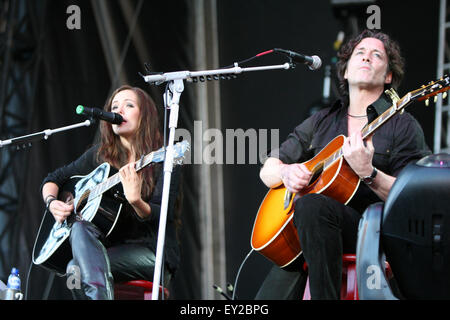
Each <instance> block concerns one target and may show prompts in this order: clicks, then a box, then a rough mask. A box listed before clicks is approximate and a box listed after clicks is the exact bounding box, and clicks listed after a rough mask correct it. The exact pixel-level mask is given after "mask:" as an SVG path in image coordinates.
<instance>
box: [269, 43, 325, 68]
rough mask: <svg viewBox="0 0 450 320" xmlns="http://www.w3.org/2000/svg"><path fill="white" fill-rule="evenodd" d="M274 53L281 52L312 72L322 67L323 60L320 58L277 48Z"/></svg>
mask: <svg viewBox="0 0 450 320" xmlns="http://www.w3.org/2000/svg"><path fill="white" fill-rule="evenodd" d="M273 51H275V52H281V53H283V54H285V55H287V56H289V57H290V58H291V59H292V60H294V61H295V62H298V63H304V64H306V65H307V66H308V68H309V69H311V70H317V69H319V68H320V66H321V65H322V60H320V58H319V57H318V56H312V57H310V56H305V55H303V54H300V53H297V52H294V51H290V50H284V49H280V48H275V49H273Z"/></svg>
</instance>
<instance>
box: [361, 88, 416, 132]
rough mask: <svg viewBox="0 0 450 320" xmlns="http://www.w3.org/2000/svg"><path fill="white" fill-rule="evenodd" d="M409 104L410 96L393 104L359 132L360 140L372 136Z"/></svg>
mask: <svg viewBox="0 0 450 320" xmlns="http://www.w3.org/2000/svg"><path fill="white" fill-rule="evenodd" d="M409 102H411V99H410V95H407V96H406V97H405V98H403V99H401V100H399V101H397V103H394V104H393V105H392V106H391V107H390V108H388V109H387V110H386V111H385V112H383V113H382V114H381V115H379V116H378V117H377V118H376V119H375V120H374V121H372V122H371V123H370V124H369V125H367V126H366V127H364V128H363V130H362V131H361V134H362V138H363V139H366V138H367V137H368V136H370V135H371V134H373V133H374V131H375V130H377V129H378V128H380V127H381V126H382V125H383V124H385V123H386V122H387V121H388V120H389V119H390V118H392V117H393V116H394V115H395V114H396V113H397V112H398V111H400V110H403V108H404V107H406V105H407V104H408V103H409Z"/></svg>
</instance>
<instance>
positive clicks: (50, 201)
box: [45, 195, 56, 211]
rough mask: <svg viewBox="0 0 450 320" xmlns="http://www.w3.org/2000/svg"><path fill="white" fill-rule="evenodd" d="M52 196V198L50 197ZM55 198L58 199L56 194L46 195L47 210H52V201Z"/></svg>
mask: <svg viewBox="0 0 450 320" xmlns="http://www.w3.org/2000/svg"><path fill="white" fill-rule="evenodd" d="M50 197H52V198H51V199H50V200H49V199H48V198H50ZM53 200H56V197H55V196H54V195H48V196H47V197H45V210H47V211H50V210H49V208H50V203H52V201H53Z"/></svg>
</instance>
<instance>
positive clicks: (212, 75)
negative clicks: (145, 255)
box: [142, 61, 294, 300]
mask: <svg viewBox="0 0 450 320" xmlns="http://www.w3.org/2000/svg"><path fill="white" fill-rule="evenodd" d="M290 68H294V64H293V63H292V61H291V63H288V62H286V63H284V64H282V65H272V66H261V67H248V68H241V67H239V66H238V64H237V63H234V67H231V68H224V69H216V70H204V71H195V72H191V71H176V72H168V73H160V74H151V75H147V76H142V77H143V78H144V81H145V82H147V83H150V84H155V85H159V84H161V83H164V82H169V86H168V88H169V91H170V92H169V96H168V98H167V100H168V101H167V106H168V107H169V109H170V117H169V143H168V146H167V149H166V156H165V159H164V181H163V194H162V200H161V211H160V217H159V228H158V240H157V241H158V242H157V246H156V261H155V272H154V274H153V288H157V289H156V290H153V293H152V300H158V297H159V286H160V283H161V282H160V280H161V266H162V259H163V252H164V241H165V234H166V222H167V208H168V202H169V191H170V181H171V177H172V169H173V155H174V153H173V144H174V140H175V130H176V128H177V123H178V112H179V103H180V96H181V93H182V92H183V90H184V83H183V80H184V79H186V81H188V82H196V81H197V79H198V78H200V80H201V81H204V79H205V78H206V79H207V80H211V79H214V80H218V79H219V75H224V74H240V73H243V72H250V71H265V70H276V69H284V70H287V69H290Z"/></svg>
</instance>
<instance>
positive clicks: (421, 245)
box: [381, 153, 450, 299]
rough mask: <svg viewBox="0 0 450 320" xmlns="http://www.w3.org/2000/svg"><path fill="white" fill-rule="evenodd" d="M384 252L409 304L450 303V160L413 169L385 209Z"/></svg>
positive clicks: (430, 159) (439, 158) (431, 160)
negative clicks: (414, 301) (419, 301)
mask: <svg viewBox="0 0 450 320" xmlns="http://www.w3.org/2000/svg"><path fill="white" fill-rule="evenodd" d="M381 243H382V250H383V251H384V253H385V255H386V260H387V261H388V262H389V264H390V266H391V268H392V272H393V274H394V278H395V280H396V282H397V285H398V287H399V290H400V291H401V294H402V295H403V298H406V299H450V272H449V271H450V155H449V154H444V153H442V154H434V155H430V156H427V157H425V158H423V159H421V160H419V161H418V162H416V163H413V164H409V165H408V166H406V167H405V169H404V170H402V172H401V173H400V174H399V176H398V177H397V180H396V182H395V183H394V185H393V187H392V189H391V192H390V194H389V197H388V199H387V200H386V203H385V205H384V212H383V220H382V224H381Z"/></svg>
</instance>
